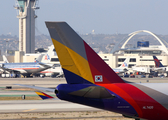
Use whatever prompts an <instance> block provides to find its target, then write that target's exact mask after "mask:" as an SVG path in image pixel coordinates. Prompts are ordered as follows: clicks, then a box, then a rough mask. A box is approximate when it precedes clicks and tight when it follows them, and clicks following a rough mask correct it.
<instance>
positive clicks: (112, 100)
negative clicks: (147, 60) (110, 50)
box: [18, 22, 168, 120]
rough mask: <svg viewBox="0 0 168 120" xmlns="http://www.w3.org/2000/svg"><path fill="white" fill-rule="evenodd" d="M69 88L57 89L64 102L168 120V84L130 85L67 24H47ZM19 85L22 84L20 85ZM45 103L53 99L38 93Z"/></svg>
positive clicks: (150, 119)
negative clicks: (46, 100)
mask: <svg viewBox="0 0 168 120" xmlns="http://www.w3.org/2000/svg"><path fill="white" fill-rule="evenodd" d="M46 26H47V28H48V30H49V33H50V36H51V39H52V42H53V44H54V46H55V50H56V52H57V55H58V57H59V60H60V63H61V66H62V69H63V72H64V74H65V78H66V81H67V84H60V85H58V86H57V87H56V88H55V89H51V88H42V87H36V86H28V85H22V86H25V87H30V88H36V89H39V90H46V91H51V92H53V91H55V94H56V96H57V97H58V98H59V99H61V100H66V101H70V102H74V103H79V104H83V105H87V106H92V107H95V108H100V109H103V110H108V111H113V112H116V113H120V114H123V115H124V116H126V117H131V118H135V119H148V120H168V83H128V82H126V81H125V80H123V79H122V78H120V77H119V76H118V75H117V74H116V73H115V72H114V71H113V70H112V69H111V68H110V67H109V66H108V65H107V64H106V63H105V62H104V61H103V60H102V59H101V58H100V57H99V56H98V55H97V54H96V53H95V52H94V50H92V48H91V47H90V46H89V45H88V44H87V43H86V42H85V41H84V40H83V39H82V38H81V37H80V36H79V35H78V34H77V33H76V32H75V31H74V30H73V29H72V28H71V27H70V26H69V25H68V24H67V23H66V22H46ZM18 85H19V84H18ZM37 94H39V96H41V97H42V98H43V99H46V98H53V97H51V96H49V95H47V94H45V93H43V92H37Z"/></svg>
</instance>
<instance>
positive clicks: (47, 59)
mask: <svg viewBox="0 0 168 120" xmlns="http://www.w3.org/2000/svg"><path fill="white" fill-rule="evenodd" d="M53 49H54V45H51V46H50V47H49V49H48V52H47V53H46V54H44V57H43V59H42V61H41V62H43V63H50V60H51V56H53Z"/></svg>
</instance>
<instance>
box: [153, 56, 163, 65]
mask: <svg viewBox="0 0 168 120" xmlns="http://www.w3.org/2000/svg"><path fill="white" fill-rule="evenodd" d="M153 59H154V62H155V67H164V66H163V65H162V63H161V62H160V61H159V60H158V58H157V57H156V56H153Z"/></svg>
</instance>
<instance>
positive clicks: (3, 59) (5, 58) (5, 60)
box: [2, 55, 9, 63]
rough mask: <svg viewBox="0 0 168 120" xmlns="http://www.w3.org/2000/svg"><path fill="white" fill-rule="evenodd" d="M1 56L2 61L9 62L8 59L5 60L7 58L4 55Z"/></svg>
mask: <svg viewBox="0 0 168 120" xmlns="http://www.w3.org/2000/svg"><path fill="white" fill-rule="evenodd" d="M2 57H3V61H4V63H9V61H8V60H7V58H6V57H5V55H3V56H2Z"/></svg>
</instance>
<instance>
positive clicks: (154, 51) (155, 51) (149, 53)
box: [0, 30, 168, 68]
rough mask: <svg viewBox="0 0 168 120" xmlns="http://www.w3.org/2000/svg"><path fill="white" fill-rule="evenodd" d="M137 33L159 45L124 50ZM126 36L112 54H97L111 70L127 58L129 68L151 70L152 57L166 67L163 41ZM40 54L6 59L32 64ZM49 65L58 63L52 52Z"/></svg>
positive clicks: (145, 44) (142, 44) (167, 59)
mask: <svg viewBox="0 0 168 120" xmlns="http://www.w3.org/2000/svg"><path fill="white" fill-rule="evenodd" d="M139 32H148V33H150V34H151V35H153V36H154V37H155V38H156V39H157V40H158V41H159V42H160V45H150V43H149V41H138V42H137V47H133V48H126V47H125V46H126V44H127V42H128V41H129V40H130V39H131V38H132V37H133V36H134V35H135V34H137V33H139ZM128 36H129V38H128V39H127V40H125V41H124V44H122V46H121V47H120V49H115V47H116V48H117V47H118V46H117V45H115V47H114V49H113V51H112V53H108V54H104V53H99V54H98V55H99V56H100V57H101V58H102V59H103V60H104V61H105V62H106V63H107V64H108V65H109V66H110V67H111V68H116V67H118V66H120V65H121V64H122V62H123V61H124V60H125V59H126V58H127V57H130V63H129V68H131V67H132V66H135V65H136V66H147V67H151V68H152V67H154V66H155V63H154V60H153V55H155V56H157V57H158V59H159V60H160V61H161V62H162V64H163V65H164V66H167V65H168V50H167V46H166V43H165V41H163V40H160V39H159V38H158V37H157V36H156V35H155V34H153V33H151V32H149V31H145V30H142V31H136V32H133V33H131V34H129V35H128ZM49 48H50V47H49ZM40 54H41V53H36V54H34V53H32V54H24V52H22V51H16V52H15V56H7V59H8V61H9V62H11V63H12V62H14V63H19V62H33V61H34V60H35V59H36V58H37V57H38V56H39V55H40ZM44 57H45V56H44ZM1 60H2V58H0V61H1ZM51 63H52V64H55V63H59V59H58V57H57V55H56V53H55V51H54V50H53V53H52V55H51Z"/></svg>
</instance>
